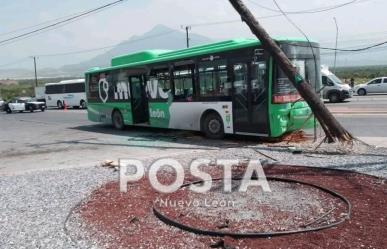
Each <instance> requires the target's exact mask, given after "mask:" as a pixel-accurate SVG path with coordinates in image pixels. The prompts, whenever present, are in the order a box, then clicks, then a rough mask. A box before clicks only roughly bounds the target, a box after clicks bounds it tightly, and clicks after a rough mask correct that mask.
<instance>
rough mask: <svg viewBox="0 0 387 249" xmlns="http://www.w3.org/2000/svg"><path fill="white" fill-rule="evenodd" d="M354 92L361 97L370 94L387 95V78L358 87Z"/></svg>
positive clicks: (376, 79) (374, 80)
mask: <svg viewBox="0 0 387 249" xmlns="http://www.w3.org/2000/svg"><path fill="white" fill-rule="evenodd" d="M354 92H355V93H357V94H359V95H367V94H369V93H387V77H380V78H375V79H373V80H371V81H368V82H367V83H365V84H360V85H357V86H356V87H355V90H354Z"/></svg>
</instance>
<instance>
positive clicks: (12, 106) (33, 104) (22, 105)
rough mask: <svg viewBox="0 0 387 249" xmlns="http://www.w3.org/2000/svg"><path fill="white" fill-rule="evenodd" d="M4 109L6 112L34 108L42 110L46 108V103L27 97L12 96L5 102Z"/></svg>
mask: <svg viewBox="0 0 387 249" xmlns="http://www.w3.org/2000/svg"><path fill="white" fill-rule="evenodd" d="M4 110H5V111H6V112H7V113H12V112H24V111H30V112H34V111H35V110H40V111H42V112H44V111H45V110H46V103H44V102H39V101H36V100H34V99H32V98H29V97H20V98H13V99H12V100H11V101H9V102H8V103H6V104H5V106H4Z"/></svg>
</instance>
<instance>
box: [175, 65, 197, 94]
mask: <svg viewBox="0 0 387 249" xmlns="http://www.w3.org/2000/svg"><path fill="white" fill-rule="evenodd" d="M173 81H174V100H181V101H192V100H193V66H184V67H177V68H175V70H174V71H173Z"/></svg>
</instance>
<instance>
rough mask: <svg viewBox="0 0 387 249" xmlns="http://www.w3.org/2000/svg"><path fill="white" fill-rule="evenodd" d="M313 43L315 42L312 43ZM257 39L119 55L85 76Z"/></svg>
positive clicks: (242, 45)
mask: <svg viewBox="0 0 387 249" xmlns="http://www.w3.org/2000/svg"><path fill="white" fill-rule="evenodd" d="M274 40H275V41H277V42H279V43H281V42H308V41H307V40H306V39H305V38H289V37H284V38H275V39H274ZM312 42H313V43H315V41H312ZM260 44H261V43H260V41H259V40H257V39H246V38H241V39H233V40H227V41H221V42H216V43H211V44H205V45H200V46H195V47H191V48H186V49H181V50H174V51H171V50H145V51H141V52H137V53H132V54H127V55H121V56H117V57H114V58H113V59H112V61H111V67H106V68H98V67H95V68H91V69H89V70H88V71H87V72H86V74H90V73H96V72H103V71H106V70H111V69H120V68H124V67H134V66H142V65H146V64H151V63H158V62H166V61H171V60H179V59H187V58H190V57H195V56H201V55H206V54H211V53H219V52H224V51H229V50H236V49H241V48H247V47H254V46H257V45H260Z"/></svg>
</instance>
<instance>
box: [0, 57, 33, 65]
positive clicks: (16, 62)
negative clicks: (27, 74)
mask: <svg viewBox="0 0 387 249" xmlns="http://www.w3.org/2000/svg"><path fill="white" fill-rule="evenodd" d="M27 59H29V58H28V57H24V58H21V59H18V60H15V61H12V62H9V63H6V64H2V65H0V67H8V66H12V65H15V64H19V63H20V62H22V61H25V60H27Z"/></svg>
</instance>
